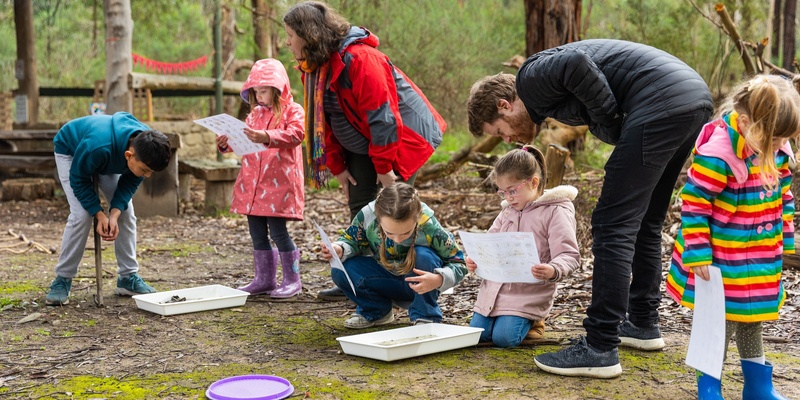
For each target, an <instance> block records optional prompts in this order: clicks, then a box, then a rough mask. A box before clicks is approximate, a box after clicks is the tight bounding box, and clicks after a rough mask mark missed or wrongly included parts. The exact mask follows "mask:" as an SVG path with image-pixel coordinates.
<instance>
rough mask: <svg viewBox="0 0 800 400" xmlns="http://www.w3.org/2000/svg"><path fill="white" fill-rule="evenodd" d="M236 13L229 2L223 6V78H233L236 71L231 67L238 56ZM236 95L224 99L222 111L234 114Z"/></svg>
mask: <svg viewBox="0 0 800 400" xmlns="http://www.w3.org/2000/svg"><path fill="white" fill-rule="evenodd" d="M235 16H236V13H235V12H234V8H233V6H232V5H231V4H230V3H229V2H225V4H224V5H223V6H222V26H221V28H222V65H223V69H222V79H223V80H233V79H234V76H233V75H234V73H235V72H236V71H234V70H233V69H232V68H230V67H231V65H232V64H233V61H234V57H236V54H235V50H236V43H235V42H236V40H235V39H236V18H235ZM237 101H239V100H237V98H236V97H225V98H224V99H223V101H222V111H223V112H224V113H225V114H229V115H233V114H235V109H236V102H237Z"/></svg>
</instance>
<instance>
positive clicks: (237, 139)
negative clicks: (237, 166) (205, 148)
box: [194, 114, 266, 157]
mask: <svg viewBox="0 0 800 400" xmlns="http://www.w3.org/2000/svg"><path fill="white" fill-rule="evenodd" d="M194 122H195V123H196V124H199V125H202V126H204V127H206V128H208V130H210V131H212V132H214V133H215V134H217V136H222V135H227V136H228V146H230V147H231V149H233V152H234V153H236V155H237V156H239V157H241V156H243V155H245V154H251V153H258V152H259V151H263V150H266V147H265V146H264V144H262V143H253V142H252V141H251V140H250V139H248V138H247V135H245V134H244V128H246V127H247V125H245V123H244V122H242V121H239V120H238V119H236V118H234V117H232V116H230V115H228V114H218V115H212V116H210V117H206V118H201V119H196V120H194Z"/></svg>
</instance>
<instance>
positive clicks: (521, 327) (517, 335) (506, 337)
mask: <svg viewBox="0 0 800 400" xmlns="http://www.w3.org/2000/svg"><path fill="white" fill-rule="evenodd" d="M531 324H533V321H531V320H529V319H527V318H522V317H518V316H516V315H500V316H497V317H485V316H483V314H478V313H476V312H474V313H472V321H470V322H469V326H471V327H473V328H483V332H481V339H480V341H481V342H492V343H494V344H495V346H497V347H517V346H519V344H520V342H522V339H525V335H527V334H528V331H529V330H531Z"/></svg>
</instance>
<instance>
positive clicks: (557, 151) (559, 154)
mask: <svg viewBox="0 0 800 400" xmlns="http://www.w3.org/2000/svg"><path fill="white" fill-rule="evenodd" d="M569 154H570V151H569V150H568V149H567V148H566V147H563V146H559V145H557V144H551V145H549V146H547V154H545V156H544V164H545V170H547V177H545V185H544V188H545V189H551V188H554V187H556V186H558V185H560V184H561V182H563V181H564V173H565V172H566V170H567V159H568V158H569Z"/></svg>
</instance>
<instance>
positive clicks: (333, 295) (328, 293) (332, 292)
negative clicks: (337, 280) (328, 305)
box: [317, 286, 347, 301]
mask: <svg viewBox="0 0 800 400" xmlns="http://www.w3.org/2000/svg"><path fill="white" fill-rule="evenodd" d="M317 298H318V299H320V300H326V301H345V300H347V296H345V295H344V292H343V291H342V289H339V287H338V286H334V287H332V288H330V289H325V290H321V291H320V292H319V293H317Z"/></svg>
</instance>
